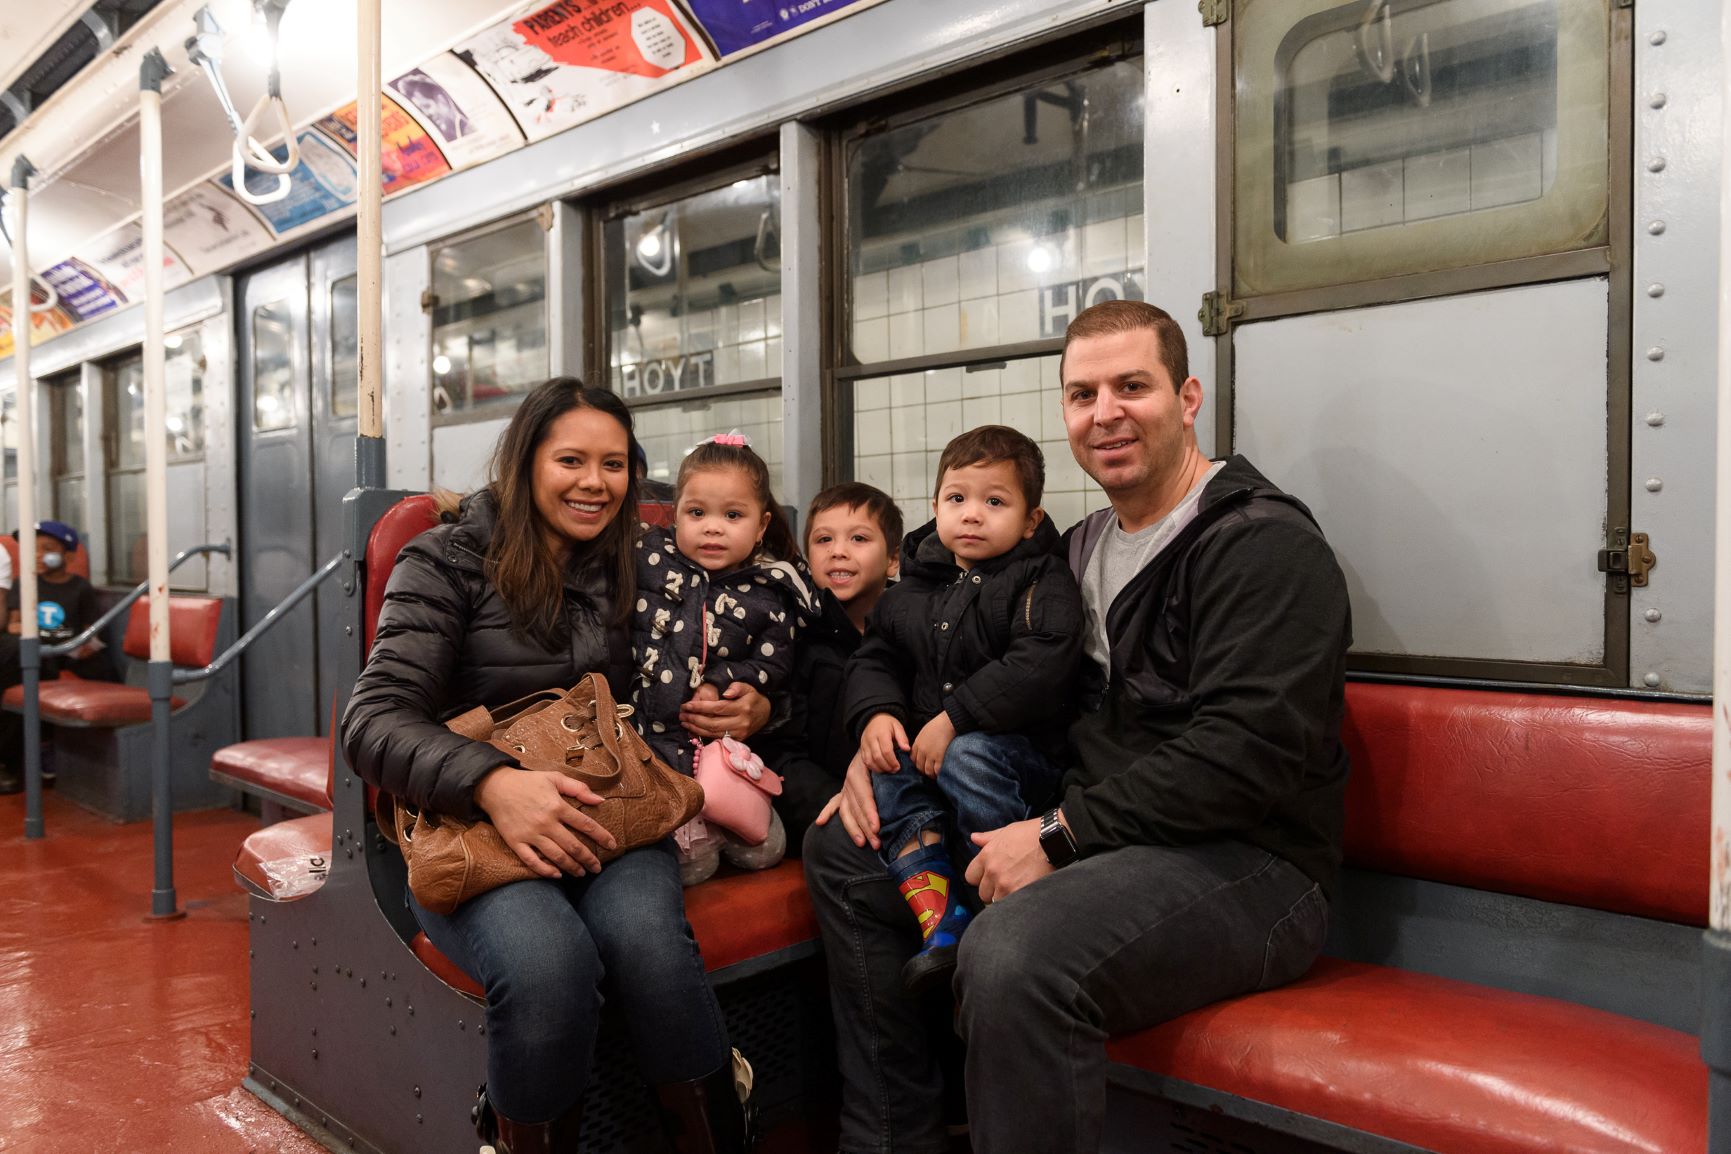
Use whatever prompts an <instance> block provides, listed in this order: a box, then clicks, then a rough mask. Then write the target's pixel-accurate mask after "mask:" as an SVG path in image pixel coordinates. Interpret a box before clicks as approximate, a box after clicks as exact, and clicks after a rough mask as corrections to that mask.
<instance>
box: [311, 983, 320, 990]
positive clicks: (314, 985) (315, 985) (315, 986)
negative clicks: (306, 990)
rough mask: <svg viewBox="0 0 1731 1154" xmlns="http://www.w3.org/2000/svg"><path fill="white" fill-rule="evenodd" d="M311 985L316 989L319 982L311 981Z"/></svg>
mask: <svg viewBox="0 0 1731 1154" xmlns="http://www.w3.org/2000/svg"><path fill="white" fill-rule="evenodd" d="M312 987H313V989H315V990H316V989H318V988H319V984H318V983H317V982H313V983H312Z"/></svg>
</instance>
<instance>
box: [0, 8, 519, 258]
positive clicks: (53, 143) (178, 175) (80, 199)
mask: <svg viewBox="0 0 1731 1154" xmlns="http://www.w3.org/2000/svg"><path fill="white" fill-rule="evenodd" d="M133 2H135V3H136V2H140V0H133ZM206 2H207V0H162V2H161V3H159V4H157V6H156V7H155V9H154V10H152V11H151V12H150V13H149V14H148V15H147V16H145V17H144V18H143V19H141V20H140V21H139V22H138V25H137V27H135V28H134V29H132V31H131V32H130V33H128V34H126V35H125V36H123V37H122V39H121V41H120V42H119V43H118V44H117V45H116V46H115V48H114V49H113V50H112V51H111V52H109V53H107V54H106V55H104V56H103V57H102V58H101V59H99V60H97V61H96V62H95V63H93V64H91V65H89V66H88V67H87V68H86V69H85V70H84V72H83V73H82V74H80V75H79V77H78V78H77V79H76V80H75V81H73V82H72V83H70V84H68V85H66V86H65V87H64V88H63V89H62V90H61V91H60V92H58V93H56V94H54V95H53V96H51V97H49V98H48V99H47V100H46V101H45V102H44V103H43V104H42V105H41V106H40V107H39V108H38V109H37V110H36V111H35V112H34V113H33V114H32V116H31V117H30V118H29V119H28V120H27V121H26V122H25V123H24V125H23V126H22V128H20V129H19V130H17V131H15V132H13V133H12V134H11V135H9V136H7V137H5V138H3V139H0V168H4V170H5V171H7V172H9V171H10V170H11V167H12V161H13V158H14V157H16V156H17V155H19V154H21V153H22V154H23V155H26V156H28V157H29V159H30V160H31V162H32V163H33V164H35V165H36V167H37V168H38V169H39V170H40V171H41V173H42V175H41V176H39V177H38V178H37V180H36V182H34V183H33V185H32V197H31V207H32V211H31V215H30V251H31V264H32V265H33V266H35V267H37V268H42V267H44V264H45V263H46V262H48V261H53V260H59V259H61V258H63V257H65V256H67V255H69V254H70V253H71V252H72V251H73V250H74V249H75V248H77V247H78V246H80V245H82V244H84V243H86V242H88V241H89V240H91V239H92V238H94V237H96V236H98V235H100V234H102V233H104V232H106V231H107V230H109V229H111V228H113V227H114V226H115V225H116V224H117V223H119V222H121V221H123V220H126V219H127V218H129V217H130V216H132V215H134V214H135V213H137V212H138V211H139V183H140V180H139V156H138V145H139V142H138V118H137V105H138V98H137V86H138V64H139V60H140V58H141V57H142V56H143V54H144V53H145V52H146V51H147V50H148V49H150V48H152V47H155V48H160V49H161V51H162V53H163V56H164V57H165V58H166V59H167V60H168V63H169V66H170V67H171V68H172V69H173V70H174V75H173V76H172V77H171V78H170V79H169V80H168V81H167V82H166V83H165V84H164V85H163V187H164V189H165V191H166V192H167V193H168V194H169V195H171V196H172V195H173V194H174V193H175V191H176V190H178V189H180V188H183V187H185V186H187V185H190V184H193V183H195V182H197V181H199V180H202V179H204V178H205V177H207V176H209V175H210V174H211V172H212V171H213V170H215V169H219V168H225V167H227V165H228V161H229V157H230V147H231V142H232V139H233V136H232V133H231V130H230V128H229V125H228V121H227V119H226V118H225V116H224V113H223V111H222V108H221V106H220V105H219V103H218V101H217V99H216V96H215V94H214V93H213V92H212V90H211V85H210V84H209V82H208V81H207V80H206V79H205V77H204V75H203V74H202V73H201V72H200V71H199V69H198V68H196V67H194V66H193V65H191V64H190V63H189V62H188V60H187V53H186V47H185V41H186V39H187V38H188V37H189V36H191V35H192V33H193V31H194V25H193V16H194V14H195V13H196V12H197V11H198V10H199V8H201V7H203V6H205V4H206ZM208 2H209V3H210V6H211V7H212V8H213V9H214V10H215V11H216V12H217V14H218V19H219V21H221V23H222V24H223V25H224V27H225V29H229V30H231V34H230V35H229V37H228V40H227V43H226V44H225V52H224V60H223V68H222V71H223V75H224V78H225V79H226V81H227V84H228V87H229V91H230V94H231V96H232V98H233V101H234V104H235V105H236V107H237V108H239V109H240V111H241V114H242V115H243V116H244V115H245V114H246V112H247V111H248V110H250V109H251V108H252V106H253V104H254V103H255V102H256V101H257V100H258V99H259V97H260V96H261V95H263V94H264V92H265V87H266V72H267V68H268V60H269V52H268V48H267V47H266V46H267V45H268V37H265V36H263V35H260V34H259V33H260V29H261V26H260V25H259V24H257V23H255V22H254V21H253V20H252V19H251V18H250V11H249V10H250V7H251V5H250V3H249V2H248V0H208ZM43 6H44V7H53V6H61V5H55V4H51V3H45V4H44V5H43ZM5 7H7V8H8V9H10V8H11V7H12V4H11V3H7V4H5ZM72 7H75V8H82V7H83V6H82V5H73V6H72ZM382 7H383V26H384V29H385V37H384V46H383V56H384V60H383V66H384V75H386V76H392V75H396V74H397V73H399V72H401V71H404V70H406V69H408V68H411V67H414V66H415V65H416V64H418V63H420V62H421V61H423V60H425V59H427V58H428V57H430V56H433V55H435V54H436V53H438V52H440V51H443V50H444V49H446V48H448V47H450V46H451V45H452V44H454V43H456V42H458V41H460V40H462V39H463V38H464V37H466V36H468V35H470V34H472V33H473V32H475V31H476V30H478V29H480V28H483V27H485V26H487V25H488V24H490V23H493V22H494V21H496V20H498V19H499V18H500V16H501V15H503V14H505V13H507V12H508V11H510V9H511V8H513V7H515V5H507V4H503V3H501V0H440V2H439V3H436V4H428V3H425V2H424V0H383V3H382ZM61 15H62V17H65V16H66V15H67V14H66V13H61ZM77 15H78V14H77V13H73V14H72V19H74V20H76V19H77ZM4 20H5V21H6V22H7V27H11V25H12V17H11V16H10V15H8V16H6V17H4ZM31 26H34V22H33V24H32V25H31ZM19 27H20V28H23V27H25V26H23V25H20V26H19ZM18 35H19V38H20V40H21V41H22V39H23V37H24V36H25V35H26V33H25V32H23V31H20V32H19V34H18ZM354 45H355V4H354V0H290V2H289V5H288V8H287V10H286V12H285V14H284V16H283V19H282V24H281V33H280V41H279V47H278V58H279V63H280V68H281V74H282V90H283V98H284V102H285V103H286V105H287V108H288V115H289V120H290V122H291V123H293V124H297V125H299V124H304V123H306V122H307V121H309V120H311V119H314V118H316V117H318V116H321V115H323V114H325V113H327V112H329V111H331V110H333V109H335V108H339V107H341V106H342V105H344V104H347V103H348V102H349V101H351V100H352V99H353V98H354V93H355V47H354ZM21 51H25V50H21ZM11 275H12V274H11V252H10V248H9V246H8V247H4V248H0V285H4V284H6V283H9V282H10V278H11Z"/></svg>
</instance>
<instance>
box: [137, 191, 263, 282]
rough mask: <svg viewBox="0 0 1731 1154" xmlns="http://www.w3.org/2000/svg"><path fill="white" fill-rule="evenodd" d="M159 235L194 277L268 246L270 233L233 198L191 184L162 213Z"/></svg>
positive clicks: (221, 192)
mask: <svg viewBox="0 0 1731 1154" xmlns="http://www.w3.org/2000/svg"><path fill="white" fill-rule="evenodd" d="M162 234H163V239H164V240H165V241H166V242H167V244H168V246H169V247H170V248H172V249H174V251H175V252H177V253H179V254H180V257H181V259H182V260H184V261H185V262H186V264H187V267H188V268H189V269H190V270H191V271H192V274H193V275H194V276H202V275H204V274H205V273H207V272H215V271H216V270H217V269H220V268H226V267H227V266H229V265H231V264H233V263H234V262H236V261H238V260H243V259H245V258H246V257H249V256H251V255H252V254H253V253H256V252H262V251H264V250H265V249H267V248H269V247H270V245H271V235H270V232H269V231H268V230H267V229H266V228H265V227H264V225H262V224H260V223H259V222H258V218H257V217H255V216H253V214H252V213H250V212H248V211H247V210H246V209H245V207H243V206H242V205H241V202H240V201H239V200H237V199H236V198H235V197H234V196H233V195H231V194H230V193H228V192H225V191H224V190H222V189H220V188H217V187H216V186H215V185H213V184H195V185H193V186H192V187H191V188H189V189H187V190H186V191H185V192H182V193H181V194H180V195H179V196H177V197H175V198H174V199H173V200H171V201H169V202H168V203H167V204H166V205H164V206H163V209H162Z"/></svg>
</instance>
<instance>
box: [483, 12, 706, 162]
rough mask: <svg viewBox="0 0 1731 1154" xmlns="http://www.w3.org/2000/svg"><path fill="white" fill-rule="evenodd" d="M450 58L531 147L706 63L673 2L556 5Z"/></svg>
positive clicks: (487, 35) (487, 34) (488, 34)
mask: <svg viewBox="0 0 1731 1154" xmlns="http://www.w3.org/2000/svg"><path fill="white" fill-rule="evenodd" d="M453 51H455V52H456V54H457V55H458V56H459V57H460V58H461V59H462V60H463V61H464V63H466V64H469V65H470V66H471V67H473V68H474V69H475V70H476V71H477V72H479V73H480V74H481V75H482V76H483V77H485V78H486V80H487V82H488V83H489V84H491V85H492V86H493V87H494V89H495V90H497V91H498V93H499V97H500V99H502V100H503V101H504V102H505V106H506V107H507V108H509V109H510V110H511V115H512V116H514V117H516V118H517V123H518V124H519V125H521V126H522V129H523V133H524V135H526V136H527V137H528V138H529V139H530V140H540V139H542V138H544V137H548V136H551V135H553V134H554V133H556V132H562V131H563V130H565V129H567V128H570V127H572V126H573V125H577V124H581V123H583V122H584V121H585V120H592V119H594V118H595V117H597V116H600V115H601V114H602V113H605V112H611V111H612V110H613V109H615V108H619V107H621V106H623V105H626V104H630V103H631V102H632V101H634V100H641V99H642V98H643V97H645V96H648V95H649V94H650V93H652V92H656V91H658V90H660V89H662V88H666V87H668V86H669V85H673V84H677V83H679V82H680V81H682V80H685V79H687V78H688V77H690V76H693V75H696V73H698V72H699V71H701V70H702V69H703V67H704V66H705V65H707V64H710V63H712V60H711V58H710V55H709V53H708V52H707V51H706V50H705V49H704V47H703V45H702V43H701V41H700V40H699V38H698V36H697V35H696V33H694V32H693V31H692V30H691V29H690V27H689V26H688V25H687V24H686V22H685V17H684V15H683V14H682V13H681V12H680V11H679V10H678V9H677V8H675V7H674V5H673V0H559V2H558V3H555V4H549V5H547V6H546V7H544V8H538V9H536V10H534V11H532V12H530V13H529V14H528V15H526V16H522V17H520V18H518V19H517V20H514V21H512V22H511V23H509V24H501V25H499V26H497V27H495V28H489V29H488V30H487V31H485V32H483V33H481V34H480V35H479V36H475V37H472V38H471V39H469V40H466V41H464V42H463V43H461V44H459V45H457V47H456V48H455V49H453Z"/></svg>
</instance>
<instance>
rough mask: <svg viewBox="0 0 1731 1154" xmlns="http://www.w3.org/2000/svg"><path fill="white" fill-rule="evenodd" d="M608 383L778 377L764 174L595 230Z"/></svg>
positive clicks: (663, 390)
mask: <svg viewBox="0 0 1731 1154" xmlns="http://www.w3.org/2000/svg"><path fill="white" fill-rule="evenodd" d="M602 236H603V240H602V245H603V249H604V252H605V260H606V268H607V309H608V330H609V335H610V339H611V344H610V346H609V347H610V361H611V376H612V382H613V388H614V389H615V390H616V391H618V392H619V393H620V394H622V395H623V396H625V397H628V398H639V397H659V396H669V395H672V394H675V393H685V392H690V391H693V390H699V389H705V388H710V387H713V386H716V385H729V384H738V383H741V382H747V381H761V380H773V379H778V378H779V377H780V376H781V363H782V362H781V188H780V183H779V181H778V179H777V178H776V177H775V176H772V175H765V176H757V177H749V178H744V179H740V180H736V181H733V182H732V183H730V184H728V185H726V186H725V187H722V188H717V189H712V190H711V191H708V192H704V193H700V194H698V195H696V196H692V197H687V198H686V199H684V200H680V201H676V202H674V203H672V204H668V205H662V206H659V207H656V208H652V209H649V210H647V211H644V212H640V213H636V214H632V215H627V216H620V217H615V218H614V219H612V220H610V221H608V222H607V223H606V225H605V226H604V228H603V230H602Z"/></svg>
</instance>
